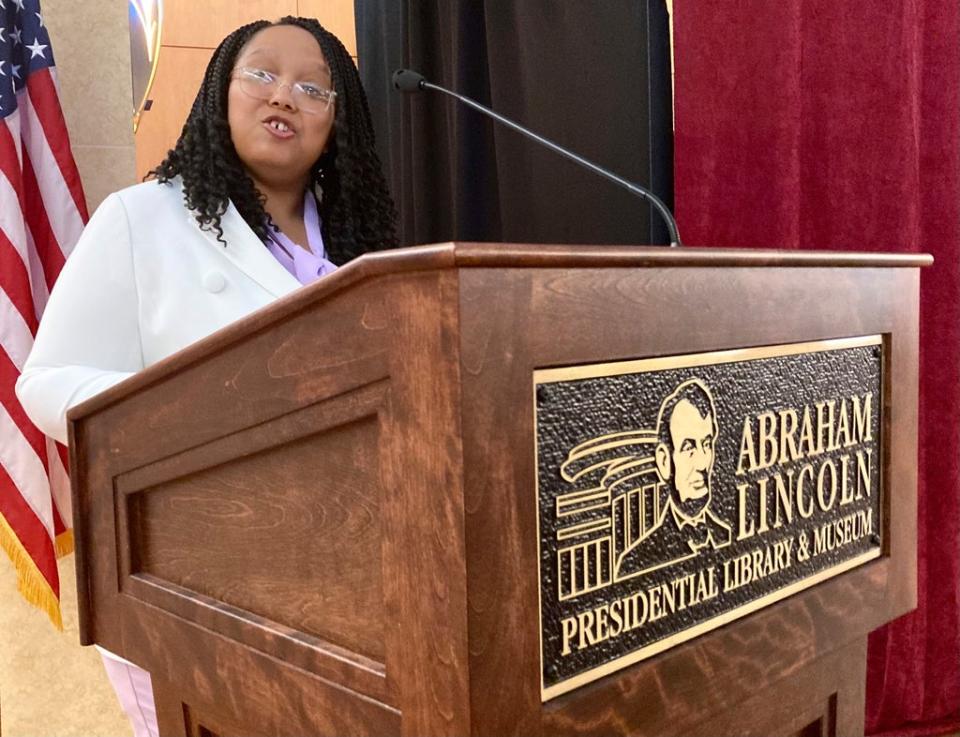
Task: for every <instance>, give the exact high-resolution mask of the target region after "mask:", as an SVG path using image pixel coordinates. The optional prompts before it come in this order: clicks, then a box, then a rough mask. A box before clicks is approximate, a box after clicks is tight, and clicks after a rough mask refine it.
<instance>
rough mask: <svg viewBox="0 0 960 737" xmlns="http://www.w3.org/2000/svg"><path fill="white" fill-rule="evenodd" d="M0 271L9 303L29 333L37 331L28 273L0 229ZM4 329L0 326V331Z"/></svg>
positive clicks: (25, 266) (18, 255) (15, 250)
mask: <svg viewBox="0 0 960 737" xmlns="http://www.w3.org/2000/svg"><path fill="white" fill-rule="evenodd" d="M0 273H3V275H4V281H3V286H4V289H5V291H6V295H7V297H8V298H9V300H10V304H11V305H12V306H13V307H14V308H15V309H16V310H17V312H19V313H20V317H21V318H22V319H23V321H24V323H25V324H26V325H27V329H28V330H29V331H30V332H31V333H36V332H37V314H36V310H35V308H34V303H33V292H32V291H31V290H30V275H29V274H28V273H27V265H26V264H25V263H23V260H22V259H21V258H20V254H18V253H17V249H16V248H15V247H14V245H13V244H12V243H11V242H10V239H9V238H7V235H6V233H4V232H3V230H0ZM3 330H4V328H3V326H0V332H2V331H3Z"/></svg>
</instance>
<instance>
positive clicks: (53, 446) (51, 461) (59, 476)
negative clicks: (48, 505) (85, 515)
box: [47, 438, 73, 537]
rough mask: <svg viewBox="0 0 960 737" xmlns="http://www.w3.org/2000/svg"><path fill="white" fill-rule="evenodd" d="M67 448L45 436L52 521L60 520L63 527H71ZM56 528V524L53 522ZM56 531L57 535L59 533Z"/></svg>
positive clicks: (58, 535)
mask: <svg viewBox="0 0 960 737" xmlns="http://www.w3.org/2000/svg"><path fill="white" fill-rule="evenodd" d="M66 455H67V449H66V448H64V447H63V446H62V445H60V443H57V442H55V441H54V440H53V438H47V473H48V475H49V477H50V493H51V494H52V495H53V511H54V514H55V516H54V523H56V522H57V520H60V524H61V525H62V527H63V528H64V529H67V528H70V527H73V500H72V499H71V498H70V477H69V476H68V475H67V469H68V468H69V467H70V466H69V465H67V464H66V463H65V462H64V459H65V458H66ZM54 529H56V524H54ZM62 531H63V530H61V531H59V532H57V537H60V533H61V532H62Z"/></svg>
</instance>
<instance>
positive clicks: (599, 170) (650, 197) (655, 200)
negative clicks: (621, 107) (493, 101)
mask: <svg viewBox="0 0 960 737" xmlns="http://www.w3.org/2000/svg"><path fill="white" fill-rule="evenodd" d="M418 86H419V87H420V89H431V90H436V91H437V92H442V93H443V94H445V95H449V96H450V97H454V98H456V99H457V100H459V101H460V102H462V103H463V104H464V105H467V106H468V107H472V108H473V109H474V110H477V111H479V112H481V113H484V114H486V115H489V116H490V117H491V118H493V119H494V120H496V121H497V122H498V123H502V124H503V125H505V126H507V127H508V128H511V129H512V130H515V131H516V132H517V133H521V134H523V135H525V136H526V137H527V138H532V139H533V140H535V141H537V142H538V143H541V144H543V145H544V146H546V147H547V148H549V149H550V150H551V151H554V152H555V153H558V154H560V155H561V156H564V157H565V158H568V159H570V160H571V161H575V162H577V163H578V164H580V165H581V166H585V167H586V168H587V169H589V170H590V171H592V172H594V173H595V174H599V175H600V176H602V177H604V178H605V179H609V180H610V181H611V182H613V183H615V184H619V185H620V186H621V187H623V188H624V189H626V190H629V191H630V192H633V194H635V195H637V196H639V197H642V198H643V199H645V200H647V201H648V202H649V203H650V204H651V205H653V206H654V208H656V210H657V211H658V212H659V213H660V217H662V218H663V221H664V223H666V225H667V230H668V231H669V233H670V245H671V246H679V245H681V241H680V233H679V232H678V230H677V223H676V221H675V220H674V219H673V215H671V214H670V210H669V209H668V208H667V206H666V205H665V204H664V203H663V200H661V199H660V198H659V197H657V196H656V195H655V194H654V193H653V192H650V191H649V190H647V189H644V188H643V187H641V186H639V185H637V184H634V183H633V182H629V181H627V180H626V179H624V178H623V177H619V176H617V175H616V174H614V173H613V172H611V171H607V170H606V169H604V168H603V167H601V166H598V165H596V164H594V163H593V162H592V161H587V159H585V158H583V157H582V156H578V155H577V154H575V153H573V152H572V151H568V150H567V149H565V148H563V147H562V146H560V145H558V144H556V143H554V142H553V141H551V140H549V139H547V138H544V137H543V136H541V135H538V134H537V133H534V132H533V131H531V130H528V129H527V128H524V127H523V126H522V125H520V124H518V123H514V122H513V121H512V120H510V119H509V118H505V117H503V116H502V115H500V114H499V113H496V112H494V111H493V110H491V109H490V108H488V107H485V106H484V105H481V104H480V103H479V102H477V101H475V100H471V99H470V98H469V97H464V96H463V95H460V94H457V93H456V92H453V91H451V90H448V89H446V88H445V87H440V86H438V85H435V84H431V83H430V82H428V81H427V80H425V79H422V78H421V79H420V80H419V85H418Z"/></svg>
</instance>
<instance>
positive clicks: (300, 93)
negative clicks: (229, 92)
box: [233, 67, 337, 113]
mask: <svg viewBox="0 0 960 737" xmlns="http://www.w3.org/2000/svg"><path fill="white" fill-rule="evenodd" d="M233 78H234V79H235V80H237V82H238V83H239V84H240V89H241V91H243V93H244V94H246V95H249V96H250V97H253V98H255V99H257V100H269V99H270V98H271V97H273V96H274V95H275V94H276V93H277V90H279V89H280V88H281V87H289V88H290V95H291V96H292V97H293V101H294V102H295V103H296V105H297V107H298V108H300V109H301V110H302V111H303V112H305V113H324V112H326V111H327V110H329V109H330V106H331V105H332V104H333V101H334V100H335V99H336V97H337V93H336V92H334V91H333V90H328V89H325V88H323V87H320V86H319V85H316V84H314V83H313V82H293V83H288V82H281V81H280V80H279V79H278V78H277V76H276V75H275V74H272V73H270V72H267V71H265V70H263V69H254V68H252V67H237V68H236V69H234V70H233Z"/></svg>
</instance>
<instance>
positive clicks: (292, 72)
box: [227, 26, 336, 186]
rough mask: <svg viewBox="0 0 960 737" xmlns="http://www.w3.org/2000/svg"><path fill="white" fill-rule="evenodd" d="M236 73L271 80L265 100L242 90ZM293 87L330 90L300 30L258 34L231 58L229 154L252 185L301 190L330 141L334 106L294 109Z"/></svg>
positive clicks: (326, 73)
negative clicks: (253, 73)
mask: <svg viewBox="0 0 960 737" xmlns="http://www.w3.org/2000/svg"><path fill="white" fill-rule="evenodd" d="M240 68H244V69H247V70H256V71H259V72H266V73H267V75H262V74H261V75H257V76H258V78H262V79H270V78H273V79H276V81H277V84H274V85H270V86H269V90H268V88H266V87H264V90H268V93H269V94H268V96H267V99H258V97H254V96H251V95H250V94H248V93H247V92H245V91H244V89H242V87H241V83H240V80H239V79H238V78H237V75H238V74H239V73H240V72H238V70H239V69H240ZM247 74H250V72H249V71H248V72H247ZM297 83H302V84H301V88H309V89H311V90H316V89H321V90H330V89H333V82H332V80H331V78H330V68H329V67H328V66H327V63H326V60H325V59H324V58H323V52H322V51H321V50H320V45H319V44H318V43H317V40H316V39H315V38H314V37H313V36H312V35H311V34H310V33H308V32H307V31H305V30H304V29H302V28H299V27H297V26H271V27H270V28H264V29H263V30H262V31H259V32H257V33H256V34H255V35H254V36H253V37H252V38H251V39H250V40H249V41H248V42H247V43H246V45H245V46H244V47H243V48H242V49H241V50H240V53H239V54H238V55H237V61H236V63H235V64H234V70H233V74H232V79H231V80H230V87H229V91H228V94H227V120H228V122H229V123H230V138H231V140H232V141H233V145H234V148H236V150H237V154H238V155H239V157H240V160H241V161H242V162H243V165H244V166H245V167H246V169H247V171H248V172H250V174H251V176H252V177H253V179H254V180H255V181H256V182H258V183H262V184H266V185H272V186H289V185H291V184H297V183H304V184H305V183H306V182H307V181H308V177H309V172H310V170H311V169H312V168H313V165H314V163H315V162H316V161H317V159H318V158H320V154H322V153H323V151H324V149H325V148H326V146H327V141H328V140H329V139H330V132H331V129H332V128H333V118H334V109H335V105H336V101H335V100H334V101H331V103H330V106H329V108H327V109H322V108H321V109H320V110H319V111H316V110H315V111H313V112H311V111H305V110H303V109H301V106H300V105H301V104H302V103H300V104H298V98H299V99H302V97H301V94H300V93H295V92H294V85H296V84H297ZM244 86H246V87H249V86H250V85H249V84H245V85H244ZM310 107H316V105H315V104H314V105H312V106H310Z"/></svg>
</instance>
